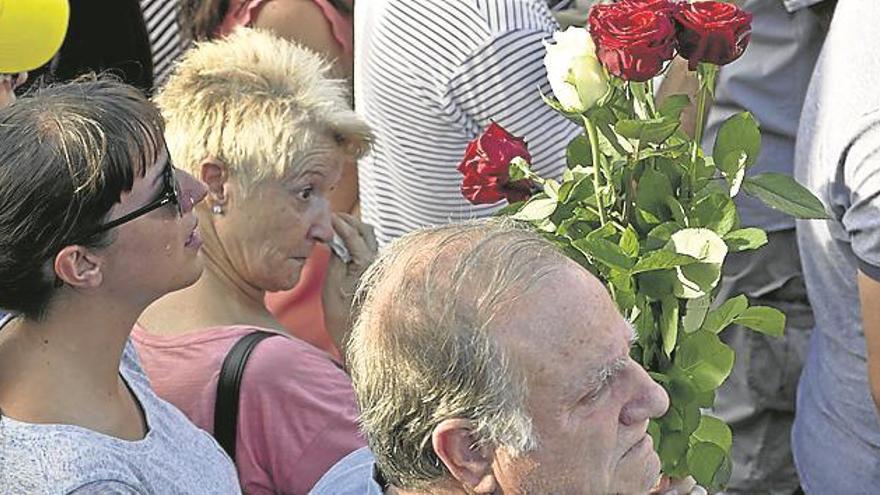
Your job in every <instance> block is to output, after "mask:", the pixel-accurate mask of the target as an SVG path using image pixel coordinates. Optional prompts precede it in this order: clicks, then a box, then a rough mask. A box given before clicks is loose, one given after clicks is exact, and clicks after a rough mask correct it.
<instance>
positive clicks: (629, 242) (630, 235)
mask: <svg viewBox="0 0 880 495" xmlns="http://www.w3.org/2000/svg"><path fill="white" fill-rule="evenodd" d="M619 244H620V249H622V250H623V252H624V253H625V254H626V255H627V256H629V257H630V258H636V257H638V255H639V234H638V233H636V231H635V229H634V228H632V226H631V225H627V227H626V230H625V231H623V234H622V235H621V236H620V243H619Z"/></svg>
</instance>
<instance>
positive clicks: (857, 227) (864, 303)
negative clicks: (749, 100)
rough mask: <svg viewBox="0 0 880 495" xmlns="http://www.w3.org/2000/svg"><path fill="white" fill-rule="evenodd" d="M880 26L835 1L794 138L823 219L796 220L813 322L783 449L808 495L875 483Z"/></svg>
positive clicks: (871, 6) (879, 395)
mask: <svg viewBox="0 0 880 495" xmlns="http://www.w3.org/2000/svg"><path fill="white" fill-rule="evenodd" d="M878 24H880V3H877V2H838V3H837V7H836V9H835V11H834V16H833V18H832V20H831V27H830V28H829V31H828V36H827V38H826V40H825V45H824V46H823V47H822V52H821V54H820V55H819V60H818V62H817V63H816V68H815V70H814V72H813V77H812V79H811V81H810V85H809V89H808V91H807V96H806V99H805V102H804V107H803V112H802V115H801V125H800V128H799V129H798V137H797V148H796V152H795V175H796V177H797V179H798V180H799V181H800V182H801V183H802V184H804V185H806V186H807V187H808V188H809V189H810V190H812V191H813V192H814V193H816V194H817V195H818V196H819V198H820V199H821V200H822V202H823V203H824V204H825V205H826V210H827V211H828V214H829V216H830V218H829V219H828V220H824V221H798V223H797V236H798V245H799V248H800V255H801V259H802V260H803V266H804V275H805V277H806V282H807V291H808V293H809V296H810V302H811V303H812V305H813V310H814V315H815V319H816V324H815V327H814V328H813V333H812V336H811V337H810V346H809V352H808V354H807V358H806V362H805V364H804V370H803V374H802V375H801V379H800V382H799V384H798V392H797V414H796V416H795V421H794V428H793V431H792V449H793V452H794V460H795V464H796V465H797V469H798V474H799V475H800V479H801V485H802V486H803V488H804V491H805V492H806V493H811V494H812V493H818V494H822V493H852V494H869V493H875V492H876V491H877V486H878V485H880V467H878V459H880V421H878V408H880V304H878V301H880V160H878V156H880V93H878V91H877V87H876V86H877V79H878V77H880V57H878V55H877V52H876V51H875V50H872V49H870V46H872V45H873V42H874V41H876V40H877V39H878V35H877V25H878ZM872 397H873V400H872Z"/></svg>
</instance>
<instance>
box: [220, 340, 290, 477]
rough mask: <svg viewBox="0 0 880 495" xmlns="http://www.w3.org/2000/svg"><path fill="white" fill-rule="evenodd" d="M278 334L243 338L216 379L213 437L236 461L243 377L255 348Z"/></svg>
mask: <svg viewBox="0 0 880 495" xmlns="http://www.w3.org/2000/svg"><path fill="white" fill-rule="evenodd" d="M273 335H279V334H277V333H274V332H264V331H262V330H258V331H256V332H253V333H249V334H247V335H245V336H244V337H242V338H240V339H239V340H238V342H236V343H235V345H233V346H232V349H230V350H229V354H227V355H226V358H225V359H224V360H223V367H222V368H220V378H219V379H218V380H217V400H216V402H215V403H214V438H216V439H217V442H218V443H219V444H220V446H221V447H223V450H225V451H226V453H227V454H229V457H230V458H231V459H232V461H233V462H235V432H236V430H237V427H238V402H239V400H238V399H239V397H238V394H239V389H240V388H241V377H242V375H244V367H245V365H246V364H247V360H248V358H249V357H250V355H251V352H253V350H254V347H256V346H257V344H259V343H260V341H262V340H263V339H265V338H267V337H272V336H273Z"/></svg>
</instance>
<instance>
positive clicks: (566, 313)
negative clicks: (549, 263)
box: [495, 262, 669, 495]
mask: <svg viewBox="0 0 880 495" xmlns="http://www.w3.org/2000/svg"><path fill="white" fill-rule="evenodd" d="M505 316H506V318H505V319H504V320H505V321H506V322H508V324H507V325H502V328H506V331H505V332H499V338H500V339H501V341H502V342H504V343H505V344H506V345H507V346H508V348H509V349H510V352H511V355H512V357H513V360H514V362H516V363H519V364H520V365H521V366H522V370H523V372H524V374H525V376H526V377H527V383H528V391H529V394H528V398H527V408H528V411H529V413H530V414H531V417H532V421H533V427H534V429H535V433H536V438H537V442H538V447H537V449H535V450H534V451H533V452H530V453H528V454H526V455H525V456H523V457H521V458H511V457H509V456H507V455H505V454H504V451H503V450H501V451H496V452H498V454H499V455H498V456H497V458H496V461H495V469H496V472H497V473H498V474H497V477H498V484H499V486H500V488H501V489H502V491H503V493H534V494H538V493H554V494H573V495H574V494H603V493H645V492H647V491H648V490H649V489H650V488H651V487H652V486H653V485H654V484H655V482H656V481H657V478H658V476H659V473H660V461H659V458H658V457H657V454H656V453H655V452H654V449H653V443H652V441H651V437H650V436H648V435H647V427H648V420H649V419H650V418H652V417H659V416H661V415H663V414H664V413H665V412H666V409H667V408H668V407H669V399H668V397H667V395H666V392H665V390H663V388H662V387H660V386H659V385H658V384H657V383H655V382H654V381H653V380H652V379H651V378H650V376H648V374H647V372H645V370H644V369H643V368H642V367H641V366H640V365H639V364H638V363H636V362H635V361H634V360H632V359H631V358H630V357H629V349H630V344H631V339H632V338H633V332H632V328H631V327H630V325H629V324H628V323H627V322H626V321H625V320H624V319H623V317H622V316H621V315H620V313H619V312H618V310H617V308H616V306H615V305H614V303H613V302H612V300H611V298H610V297H609V296H608V293H607V292H606V290H605V288H604V287H603V286H602V285H601V284H600V283H599V281H598V280H597V279H596V278H595V277H593V276H592V275H590V274H588V273H587V272H586V271H585V270H583V268H581V267H579V266H577V265H576V264H574V263H573V262H572V263H569V264H568V266H566V267H565V268H563V269H561V270H559V271H558V272H557V274H556V275H555V276H554V277H553V278H549V279H544V280H542V282H541V283H539V284H537V286H536V287H534V288H533V289H532V291H531V294H530V295H529V297H523V298H521V299H519V300H518V302H517V304H516V306H515V308H514V309H513V310H512V311H510V312H509V313H508V314H507V315H505Z"/></svg>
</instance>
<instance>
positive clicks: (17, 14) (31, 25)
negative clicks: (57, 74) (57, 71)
mask: <svg viewBox="0 0 880 495" xmlns="http://www.w3.org/2000/svg"><path fill="white" fill-rule="evenodd" d="M69 17H70V7H69V6H68V5H67V0H0V73H4V74H10V73H16V72H23V71H27V70H32V69H36V68H37V67H39V66H41V65H43V64H45V63H46V62H48V61H49V59H51V58H52V57H53V56H54V55H55V52H57V51H58V49H59V48H61V43H62V42H64V35H65V34H66V33H67V20H68V18H69Z"/></svg>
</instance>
